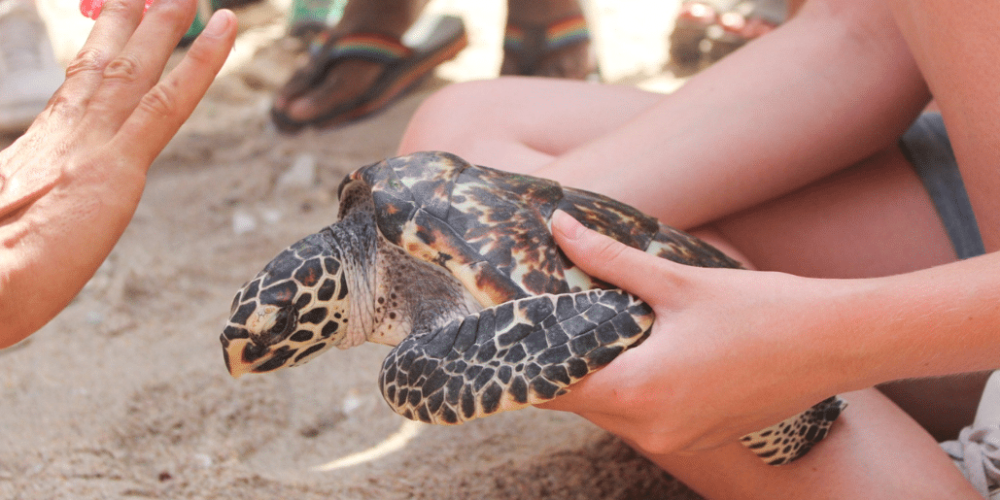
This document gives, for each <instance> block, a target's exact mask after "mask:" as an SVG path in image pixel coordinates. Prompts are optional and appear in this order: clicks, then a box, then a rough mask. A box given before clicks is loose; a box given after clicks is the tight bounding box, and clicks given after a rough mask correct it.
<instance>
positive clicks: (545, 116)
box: [399, 77, 665, 173]
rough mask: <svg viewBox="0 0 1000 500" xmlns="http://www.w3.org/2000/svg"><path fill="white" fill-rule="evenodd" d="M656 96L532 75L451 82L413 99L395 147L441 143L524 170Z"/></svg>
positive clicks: (485, 161) (474, 158)
mask: <svg viewBox="0 0 1000 500" xmlns="http://www.w3.org/2000/svg"><path fill="white" fill-rule="evenodd" d="M664 98H665V96H663V95H661V94H654V93H650V92H644V91H641V90H638V89H634V88H631V87H615V86H604V85H593V84H589V83H581V82H572V81H566V80H545V79H539V78H516V77H509V78H500V79H498V80H492V81H485V82H470V83H463V84H458V85H451V86H449V87H446V88H444V89H443V90H441V91H440V92H437V93H436V94H434V95H432V96H431V97H430V98H428V99H427V100H426V101H424V103H423V104H422V105H421V106H420V109H418V110H417V113H416V114H415V115H414V116H413V119H412V120H411V121H410V124H409V125H408V127H407V129H406V133H405V134H404V135H403V139H402V142H401V143H400V146H399V153H400V154H407V153H412V152H414V151H427V150H441V151H448V152H451V153H455V154H457V155H459V156H461V157H463V158H465V159H466V160H469V161H471V162H473V163H477V164H481V165H489V166H494V167H498V168H503V169H504V170H510V171H515V172H519V173H532V172H535V171H537V170H538V169H539V168H541V167H543V166H544V165H546V164H547V163H549V162H551V161H552V159H553V158H555V157H556V156H559V155H561V154H564V153H566V152H568V151H570V150H571V149H573V148H576V147H578V146H580V145H583V144H586V143H587V142H588V141H591V140H593V139H596V138H597V137H600V136H602V135H604V134H607V133H609V132H611V131H613V130H615V129H616V128H618V127H620V126H621V125H622V124H623V123H625V122H627V121H628V120H630V119H632V118H634V117H635V116H636V115H638V114H639V113H641V112H643V111H645V110H646V109H647V108H648V107H649V106H652V105H653V104H655V103H657V102H659V101H660V100H661V99H664ZM582 103H586V104H582Z"/></svg>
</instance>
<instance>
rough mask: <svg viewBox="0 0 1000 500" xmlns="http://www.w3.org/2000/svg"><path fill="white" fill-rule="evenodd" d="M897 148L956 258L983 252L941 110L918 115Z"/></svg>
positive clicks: (973, 215)
mask: <svg viewBox="0 0 1000 500" xmlns="http://www.w3.org/2000/svg"><path fill="white" fill-rule="evenodd" d="M899 147H900V148H902V150H903V155H905V156H906V159H907V160H909V162H910V163H911V164H912V165H913V169H914V170H915V171H916V172H917V175H918V176H920V180H921V181H922V182H923V183H924V188H926V189H927V192H928V193H929V194H930V196H931V199H932V200H933V201H934V206H935V207H936V208H937V212H938V215H939V216H940V217H941V222H942V223H943V224H944V228H945V230H946V231H947V232H948V237H949V238H951V244H952V246H954V247H955V253H956V254H957V255H958V258H959V259H967V258H969V257H975V256H977V255H982V254H984V253H986V249H985V247H984V246H983V239H982V237H981V236H980V235H979V226H978V225H977V224H976V215H975V214H974V213H973V212H972V204H970V203H969V195H968V193H966V191H965V184H963V183H962V174H960V173H959V171H958V163H957V162H956V161H955V153H954V152H953V151H952V149H951V141H950V140H948V132H947V131H945V128H944V120H942V119H941V113H924V114H923V115H921V116H920V118H917V121H915V122H914V123H913V125H912V126H910V129H909V130H907V131H906V133H905V134H903V137H901V138H900V139H899Z"/></svg>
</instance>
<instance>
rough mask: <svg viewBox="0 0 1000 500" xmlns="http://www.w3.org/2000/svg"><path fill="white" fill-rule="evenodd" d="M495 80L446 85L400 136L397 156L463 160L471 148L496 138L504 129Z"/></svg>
mask: <svg viewBox="0 0 1000 500" xmlns="http://www.w3.org/2000/svg"><path fill="white" fill-rule="evenodd" d="M503 88H504V85H503V84H502V82H498V81H496V80H488V81H477V82H466V83H457V84H454V85H449V86H447V87H445V88H443V89H441V90H439V91H437V92H435V93H434V94H432V95H431V96H430V97H428V98H427V99H426V100H424V102H423V103H422V104H421V105H420V107H419V108H417V111H416V113H414V115H413V117H412V118H411V119H410V123H409V124H408V125H407V127H406V131H405V132H404V133H403V138H402V140H401V142H400V146H399V154H408V153H412V152H415V151H428V150H441V151H448V152H451V153H455V154H458V155H459V156H462V155H463V153H464V152H466V150H469V149H471V147H472V145H474V144H476V143H478V142H480V141H484V140H488V139H491V138H495V137H496V136H497V135H498V133H499V131H500V130H501V129H502V128H503V127H502V123H503V120H501V116H502V108H503V105H502V98H500V96H499V95H498V92H502V91H503Z"/></svg>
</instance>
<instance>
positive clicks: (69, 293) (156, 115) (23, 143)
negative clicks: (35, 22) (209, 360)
mask: <svg viewBox="0 0 1000 500" xmlns="http://www.w3.org/2000/svg"><path fill="white" fill-rule="evenodd" d="M194 8H195V5H194V1H193V0H160V1H158V2H156V5H154V6H153V7H152V8H151V9H150V10H149V12H148V13H147V14H146V16H145V19H144V20H142V17H143V16H142V2H141V1H138V0H137V1H132V0H114V1H112V2H109V3H108V4H107V5H106V6H105V9H104V13H103V14H102V15H101V16H100V19H98V21H97V23H96V24H95V26H94V29H93V31H92V32H91V34H90V36H89V38H88V39H87V42H86V43H85V45H84V46H83V48H82V50H81V51H80V53H79V54H78V55H77V57H76V58H75V59H74V60H73V62H72V63H70V65H69V68H68V69H67V70H66V75H67V78H66V81H65V83H64V84H63V85H62V87H61V88H60V89H59V90H58V91H57V92H56V94H55V96H54V97H53V98H52V99H51V100H50V101H49V105H48V107H47V108H46V110H45V111H44V112H42V114H41V115H40V116H39V117H38V118H37V119H36V120H35V122H34V124H32V126H31V128H29V129H28V131H27V132H26V133H25V134H24V135H23V136H22V137H21V138H19V139H18V140H17V142H15V143H14V144H12V145H11V146H10V147H9V148H7V149H5V150H3V151H2V152H0V246H2V247H3V249H4V251H3V252H2V253H0V348H3V347H7V346H9V345H11V344H13V343H15V342H17V341H19V340H21V339H22V338H24V337H27V336H28V335H30V334H31V333H32V332H34V331H35V330H37V329H38V328H40V327H41V326H42V325H44V324H45V323H46V322H47V321H48V320H50V319H51V318H52V317H53V316H55V315H56V313H58V312H59V311H60V310H61V309H62V308H63V307H65V305H66V304H67V303H69V301H70V300H71V299H72V298H73V296H74V295H76V293H77V292H78V291H79V290H80V289H81V288H82V287H83V285H84V283H86V281H87V280H88V279H89V278H90V277H91V276H92V275H93V273H94V272H95V271H96V269H97V267H98V266H99V265H100V264H101V262H102V261H103V260H104V258H105V257H107V255H108V253H109V252H110V251H111V248H112V247H113V246H114V244H115V243H116V242H117V240H118V238H119V237H120V236H121V234H122V232H123V231H124V230H125V226H126V225H127V224H128V222H129V220H130V219H131V217H132V214H133V213H134V211H135V208H136V206H137V205H138V203H139V197H140V195H141V194H142V190H143V186H144V184H145V176H146V171H147V169H148V168H149V165H150V164H151V163H152V161H153V159H154V158H155V157H156V155H157V154H159V152H160V151H161V150H162V149H163V148H164V146H166V144H167V142H168V141H170V139H171V138H172V137H173V135H174V134H175V133H176V132H177V129H178V128H179V127H180V126H181V124H182V123H183V122H184V120H186V119H187V117H188V116H189V115H190V114H191V112H192V111H193V110H194V107H195V105H196V104H197V103H198V101H199V100H200V99H201V96H202V95H204V93H205V91H206V90H207V89H208V86H209V84H210V83H211V82H212V79H213V78H214V77H215V74H216V73H217V72H218V71H219V69H220V68H221V67H222V63H223V62H224V61H225V59H226V56H227V55H228V53H229V50H230V48H231V47H232V45H233V42H234V39H235V35H236V22H235V18H234V16H233V14H232V13H231V12H228V11H219V12H218V13H216V15H215V16H214V17H213V19H212V20H211V22H210V23H209V25H208V27H207V28H206V29H205V31H204V33H203V34H202V36H201V37H200V38H199V39H198V40H197V41H196V42H195V43H194V45H193V46H192V47H191V49H190V50H189V51H188V54H187V56H186V57H185V58H184V59H183V61H182V62H181V63H180V64H179V65H178V66H177V67H176V68H174V69H173V70H172V71H171V72H170V73H169V74H168V75H167V76H166V77H164V78H163V80H162V81H160V82H159V83H157V81H158V80H160V75H161V73H162V72H163V68H164V66H165V65H166V63H167V59H168V58H169V56H170V54H171V52H172V51H173V49H174V47H175V46H176V44H177V41H178V40H179V39H180V38H181V35H182V34H183V33H184V31H185V29H186V28H187V27H188V26H189V25H190V23H191V20H192V18H193V16H194ZM140 20H142V22H141V24H140Z"/></svg>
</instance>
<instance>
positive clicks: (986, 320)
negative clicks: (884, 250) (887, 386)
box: [844, 253, 1000, 383]
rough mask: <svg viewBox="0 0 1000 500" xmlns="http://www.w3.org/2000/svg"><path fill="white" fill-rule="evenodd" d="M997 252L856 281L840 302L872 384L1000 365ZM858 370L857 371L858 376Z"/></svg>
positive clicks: (859, 360) (860, 360) (861, 364)
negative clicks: (847, 297)
mask: <svg viewBox="0 0 1000 500" xmlns="http://www.w3.org/2000/svg"><path fill="white" fill-rule="evenodd" d="M998 270H1000V254H996V253H993V254H987V255H984V256H981V257H976V258H973V259H967V260H964V261H959V262H955V263H952V264H947V265H944V266H938V267H934V268H931V269H926V270H922V271H917V272H913V273H907V274H901V275H898V276H891V277H887V278H878V279H874V280H868V281H863V282H859V283H861V286H859V287H858V288H857V289H856V293H855V294H854V295H852V297H851V299H850V300H849V301H848V302H846V303H845V304H844V307H845V311H846V310H849V309H853V310H854V312H853V313H851V316H848V317H847V318H848V321H853V322H855V323H856V324H857V325H858V326H857V328H856V329H855V331H853V332H850V338H853V339H854V341H853V342H855V343H856V345H857V346H858V348H859V349H861V350H860V351H858V353H859V354H860V355H859V356H858V357H857V362H858V364H859V366H863V370H864V371H863V373H865V374H866V375H865V378H866V379H867V380H868V381H869V382H871V383H876V382H885V381H888V380H896V379H902V378H911V377H929V376H938V375H947V374H953V373H964V372H972V371H979V370H992V369H996V368H1000V344H998V343H997V339H998V338H1000V290H998V289H997V287H996V283H997V282H998V281H1000V271H998ZM859 373H862V372H859Z"/></svg>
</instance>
